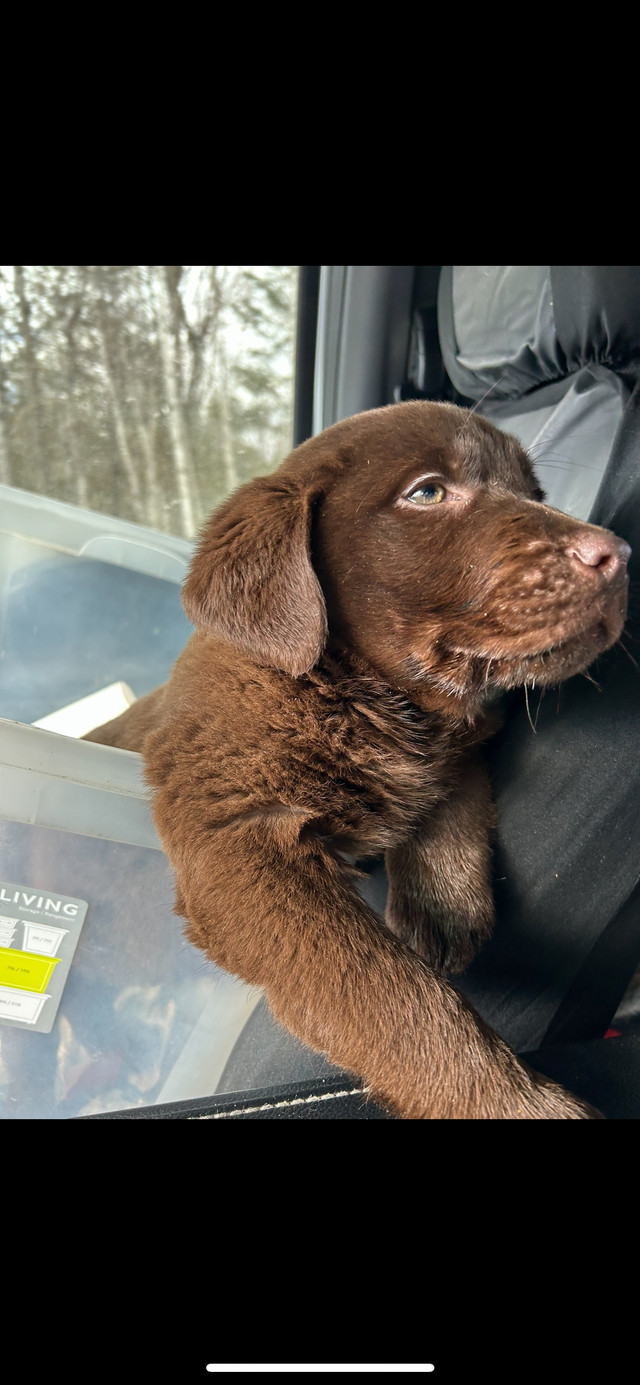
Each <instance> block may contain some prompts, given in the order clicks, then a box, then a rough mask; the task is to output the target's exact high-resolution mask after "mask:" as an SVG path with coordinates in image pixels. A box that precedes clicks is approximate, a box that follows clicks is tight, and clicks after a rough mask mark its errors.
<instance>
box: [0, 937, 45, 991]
mask: <svg viewBox="0 0 640 1385" xmlns="http://www.w3.org/2000/svg"><path fill="white" fill-rule="evenodd" d="M59 961H60V958H59V957H34V955H33V953H32V952H20V951H19V950H18V948H17V947H0V986H15V987H16V988H17V989H18V990H20V991H44V989H45V987H46V984H47V982H48V980H49V977H50V976H51V973H52V971H53V968H54V967H57V965H58V962H59Z"/></svg>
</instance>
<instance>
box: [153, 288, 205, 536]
mask: <svg viewBox="0 0 640 1385" xmlns="http://www.w3.org/2000/svg"><path fill="white" fill-rule="evenodd" d="M165 269H166V267H165ZM156 305H157V314H158V337H159V341H160V354H161V357H162V367H163V371H164V382H165V388H166V394H167V405H168V411H169V431H170V434H171V443H172V447H173V456H174V462H175V476H176V483H177V491H178V499H179V502H180V514H181V517H182V532H183V533H184V534H185V535H187V536H189V537H190V536H191V535H192V534H193V532H194V530H195V527H196V522H195V516H196V513H197V510H198V503H197V492H195V485H194V471H193V465H192V462H191V457H190V453H189V444H188V440H187V430H186V427H185V420H184V415H183V411H182V400H181V397H180V387H179V372H178V369H177V366H176V355H177V352H176V342H175V338H174V335H173V332H172V324H171V313H170V301H169V289H168V285H167V277H166V274H165V275H162V274H160V275H158V277H157V280H156Z"/></svg>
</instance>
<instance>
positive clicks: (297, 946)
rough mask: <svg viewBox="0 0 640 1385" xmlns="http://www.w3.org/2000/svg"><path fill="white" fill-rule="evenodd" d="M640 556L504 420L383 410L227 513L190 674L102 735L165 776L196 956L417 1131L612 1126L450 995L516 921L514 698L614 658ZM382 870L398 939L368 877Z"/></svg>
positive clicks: (332, 437) (165, 814)
mask: <svg viewBox="0 0 640 1385" xmlns="http://www.w3.org/2000/svg"><path fill="white" fill-rule="evenodd" d="M628 556H629V548H628V545H627V544H625V543H624V542H623V541H622V540H621V539H618V538H617V537H616V536H615V535H613V534H611V533H609V532H608V531H606V530H603V529H599V528H596V527H594V526H592V525H589V524H583V523H580V522H579V521H577V520H574V519H572V518H570V517H569V516H567V515H565V514H562V513H560V512H559V511H557V510H554V509H552V508H551V507H550V506H548V505H545V504H544V497H543V493H542V491H541V490H540V488H539V486H538V483H537V481H536V478H535V475H534V472H533V469H532V467H531V464H530V462H529V459H528V457H527V456H526V454H525V452H524V451H523V450H522V448H521V446H520V445H519V443H518V442H517V441H516V439H515V438H513V437H510V436H508V435H505V434H503V433H501V432H499V431H498V430H497V429H496V428H494V427H493V426H492V425H491V424H489V423H487V422H486V421H485V420H483V419H482V418H480V417H479V416H478V415H477V414H474V413H469V412H468V411H466V410H464V409H460V408H458V407H456V406H454V405H448V404H432V403H424V402H413V401H412V402H409V403H404V404H398V405H391V406H389V407H388V408H384V409H376V410H373V411H371V412H369V413H364V414H359V415H357V416H356V417H354V418H350V419H346V420H345V421H344V422H341V423H338V424H336V425H335V426H334V427H332V428H329V429H327V430H326V431H325V432H324V433H321V434H320V435H318V436H317V437H314V438H312V439H310V440H309V441H308V442H305V443H303V444H302V446H300V447H298V448H296V449H295V451H294V452H292V453H291V455H290V456H289V457H288V458H287V459H286V461H285V462H283V464H282V466H281V467H280V468H279V469H278V470H277V471H275V472H274V473H272V474H271V475H269V476H266V477H262V478H259V479H257V480H254V481H251V482H249V483H248V484H247V485H245V486H243V487H241V488H240V490H238V491H237V492H236V493H235V494H234V495H232V496H231V497H230V498H229V499H228V500H226V501H225V502H224V504H223V505H222V506H221V507H220V508H219V509H218V510H217V511H216V513H215V514H214V515H213V516H212V518H211V519H210V521H209V523H208V524H207V526H206V527H205V529H204V532H203V534H202V537H201V541H200V544H199V547H198V549H197V552H196V554H195V557H194V560H193V563H192V566H191V570H190V573H189V575H188V578H187V581H186V584H185V587H184V605H185V609H186V611H187V614H188V615H189V617H190V619H191V620H192V621H193V622H194V624H195V626H196V633H195V635H194V636H193V638H192V639H191V641H190V643H189V644H188V645H187V648H186V649H185V651H184V653H183V654H182V655H181V657H180V658H179V659H178V661H177V663H176V665H175V668H174V670H173V673H172V675H171V678H170V679H169V682H168V683H166V684H165V685H164V687H163V688H161V689H158V690H157V691H156V692H154V693H151V694H150V695H149V696H148V697H145V698H142V699H141V700H140V701H139V702H138V703H136V704H135V705H134V706H133V707H132V708H131V709H130V710H129V711H128V712H126V713H124V715H123V716H122V717H118V718H117V719H116V720H115V721H113V722H111V723H109V724H108V725H107V726H106V727H103V728H100V729H99V730H98V731H94V732H92V733H91V736H90V739H92V740H98V741H104V742H105V743H107V744H111V745H119V746H122V747H124V748H126V749H132V750H139V751H141V752H142V754H143V756H144V760H145V765H146V773H147V777H148V781H149V783H150V785H151V786H152V789H153V808H154V816H155V821H156V824H157V827H158V831H159V834H160V837H161V839H162V842H163V844H164V847H165V850H166V852H167V855H168V856H169V859H170V861H171V863H172V865H173V868H174V870H175V872H176V877H177V904H176V908H177V911H178V912H179V913H180V914H182V915H184V917H185V919H186V920H187V923H186V932H187V936H188V937H189V938H190V939H191V941H192V942H194V943H195V944H196V945H197V946H199V947H201V948H202V949H203V950H204V951H205V952H206V953H207V955H208V956H209V957H211V958H212V959H213V960H214V961H216V962H217V963H218V964H219V965H220V966H222V967H225V968H227V969H228V970H229V971H231V972H234V973H236V974H237V975H239V976H241V977H243V978H244V979H245V980H246V981H248V982H250V983H252V984H254V985H259V986H263V987H264V988H265V990H266V994H267V997H268V1000H269V1003H270V1005H271V1008H272V1010H273V1013H274V1015H275V1016H276V1018H277V1019H278V1020H279V1021H280V1022H281V1023H282V1024H283V1025H285V1026H286V1027H287V1028H288V1029H289V1030H291V1032H292V1033H294V1034H296V1035H298V1036H299V1037H300V1038H301V1039H302V1040H303V1041H304V1042H305V1043H307V1044H309V1045H311V1046H312V1047H313V1048H315V1049H317V1050H319V1051H321V1052H323V1053H325V1054H326V1055H327V1056H328V1058H329V1059H330V1060H331V1061H332V1062H333V1063H335V1064H337V1065H338V1066H340V1067H342V1068H346V1069H348V1070H350V1071H351V1072H353V1073H354V1074H356V1075H358V1076H359V1077H361V1078H362V1079H363V1080H364V1083H365V1084H366V1086H367V1087H368V1089H369V1090H370V1092H371V1094H372V1095H373V1096H375V1097H376V1099H377V1100H379V1101H380V1102H382V1103H383V1104H384V1105H386V1106H387V1107H388V1109H389V1110H391V1111H392V1112H393V1113H395V1114H396V1115H397V1116H399V1117H402V1118H405V1119H423V1120H425V1119H426V1120H429V1119H432V1120H433V1119H449V1120H455V1119H485V1120H486V1119H501V1120H508V1119H570V1120H577V1119H584V1118H589V1117H590V1116H593V1115H594V1114H596V1113H594V1112H592V1111H591V1110H590V1109H589V1108H588V1107H585V1106H584V1105H583V1104H582V1103H581V1102H580V1101H578V1100H577V1099H576V1098H574V1097H573V1096H571V1095H570V1094H568V1093H566V1092H564V1091H563V1090H562V1089H560V1088H559V1087H557V1086H556V1085H555V1084H554V1083H552V1082H550V1081H549V1080H548V1079H546V1078H543V1077H541V1076H539V1075H538V1074H536V1073H534V1072H532V1071H531V1070H530V1069H528V1068H527V1067H526V1066H525V1065H524V1064H523V1063H521V1062H520V1061H519V1060H518V1059H517V1058H516V1057H515V1056H514V1054H513V1053H512V1052H511V1051H510V1050H509V1048H508V1047H507V1046H506V1045H505V1044H504V1043H503V1042H502V1040H501V1039H500V1038H499V1037H498V1036H497V1035H496V1034H495V1033H493V1032H492V1031H491V1030H490V1029H489V1028H488V1027H487V1026H486V1025H485V1024H484V1023H483V1021H482V1020H481V1019H480V1017H479V1016H478V1015H477V1014H476V1013H475V1011H474V1010H473V1009H472V1008H471V1006H470V1005H468V1004H467V1003H466V1002H465V1001H464V999H463V998H462V997H461V996H459V995H458V994H457V993H456V992H455V991H454V990H453V989H452V987H451V986H450V985H449V984H448V983H447V980H446V976H447V974H449V973H454V972H456V971H459V970H461V969H464V967H466V966H467V964H468V963H469V961H470V960H471V958H472V957H473V955H474V953H475V951H476V950H477V948H478V947H479V946H480V945H481V944H482V942H483V941H484V940H485V939H486V938H487V937H488V936H489V934H490V932H491V928H492V925H493V905H492V898H491V889H490V839H491V831H492V827H493V825H494V810H493V807H492V803H491V795H490V788H489V782H488V776H487V773H486V771H485V769H484V766H483V763H482V756H481V745H482V742H483V741H485V740H486V739H487V737H488V736H489V735H491V733H492V731H493V730H494V729H495V727H496V725H497V720H496V718H495V715H494V713H493V711H492V704H493V702H494V701H495V699H496V695H497V694H498V693H499V692H500V691H501V690H503V689H508V688H515V687H518V686H522V685H524V686H528V687H533V686H537V687H540V686H543V685H548V684H556V683H559V682H561V681H562V680H563V679H565V678H567V677H569V676H570V675H572V674H574V673H577V672H579V671H581V670H583V669H585V668H586V667H587V666H588V665H589V664H590V663H591V661H592V660H593V659H594V658H595V657H596V655H598V654H600V653H602V651H603V650H605V649H607V648H609V646H611V645H612V644H614V643H615V641H616V640H617V639H618V637H619V635H620V633H621V630H622V626H623V623H624V619H625V614H626V591H627V579H626V563H627V559H628ZM380 853H385V857H386V865H387V872H388V877H389V885H390V888H389V900H388V906H387V914H386V920H385V923H382V922H381V920H380V919H378V917H377V916H376V915H375V913H374V912H373V911H372V910H371V909H370V908H369V907H368V905H367V904H366V903H365V902H364V901H363V899H362V898H361V897H360V895H359V894H358V892H357V889H356V887H355V883H354V882H355V880H356V878H357V870H356V867H355V866H354V864H353V862H354V861H359V860H362V859H363V858H365V857H367V856H376V855H379V854H380Z"/></svg>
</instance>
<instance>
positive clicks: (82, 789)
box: [0, 720, 260, 1119]
mask: <svg viewBox="0 0 640 1385" xmlns="http://www.w3.org/2000/svg"><path fill="white" fill-rule="evenodd" d="M0 881H1V882H2V883H1V885H0V1114H1V1115H2V1116H3V1117H4V1118H5V1119H54V1118H64V1117H71V1116H82V1115H90V1114H94V1113H97V1112H104V1111H117V1110H125V1109H130V1108H132V1107H135V1106H150V1105H155V1104H158V1103H160V1102H165V1101H177V1100H181V1099H186V1098H189V1097H197V1096H204V1095H208V1094H211V1093H213V1092H214V1091H215V1089H216V1084H217V1082H218V1080H219V1078H220V1076H221V1074H222V1071H223V1069H224V1066H225V1064H226V1061H227V1058H228V1056H229V1054H230V1052H231V1050H232V1048H233V1046H234V1043H235V1041H236V1039H237V1037H238V1035H239V1034H240V1032H241V1030H242V1029H243V1027H244V1025H245V1023H246V1021H247V1019H248V1017H249V1015H250V1014H251V1012H252V1010H253V1008H254V1006H255V1004H256V1002H257V1000H258V998H259V995H260V992H259V991H257V990H255V989H253V988H250V987H248V986H245V985H244V984H243V983H242V982H240V981H238V980H236V979H235V978H233V977H230V976H228V975H227V973H225V972H222V971H220V970H218V969H217V968H216V967H214V966H213V965H212V964H211V963H210V962H208V960H207V959H206V958H205V957H204V955H203V954H202V953H201V952H199V951H198V950H197V949H195V948H193V947H192V946H191V945H190V944H188V943H187V942H185V940H184V938H183V936H182V930H181V923H180V920H179V919H178V918H177V917H176V916H175V914H174V913H173V911H172V905H173V879H172V872H171V870H170V867H169V864H168V862H167V860H166V857H165V856H164V854H163V852H162V850H161V849H160V843H159V841H158V838H157V836H156V833H155V829H154V825H153V821H152V818H151V814H150V809H149V803H148V798H147V790H146V788H145V786H144V782H143V779H142V762H141V759H140V757H139V756H138V755H133V754H131V753H129V752H127V751H122V750H114V749H111V748H108V747H106V746H99V745H93V744H92V743H88V742H83V741H74V740H70V739H68V738H67V737H65V736H60V735H56V734H55V733H53V732H50V731H43V730H39V729H36V728H33V727H30V726H23V725H18V724H15V723H13V722H9V721H6V720H0ZM65 901H66V902H65ZM85 903H86V905H87V908H86V917H85V919H84V923H83V924H82V927H81V929H80V932H79V937H78V938H77V942H76V937H75V936H74V930H75V934H76V935H77V928H78V925H77V918H78V909H80V912H82V911H83V906H84V904H85ZM65 910H66V911H67V912H66V913H65ZM74 945H75V950H74ZM71 954H72V955H71ZM69 959H70V960H69ZM65 970H66V971H67V973H68V974H67V975H66V979H64V978H63V981H62V982H60V980H59V978H60V977H62V974H63V972H64V971H65ZM56 978H58V979H56ZM56 987H57V989H56ZM56 1006H57V1008H55V1007H56ZM47 1007H49V1010H48V1013H49V1014H50V1015H51V1014H52V1013H53V1010H54V1009H55V1018H54V1019H53V1023H52V1025H51V1028H50V1032H42V1031H43V1026H44V1027H45V1028H46V1016H47ZM16 1015H17V1016H18V1017H17V1018H16Z"/></svg>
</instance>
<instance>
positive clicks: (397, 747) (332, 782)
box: [292, 696, 462, 852]
mask: <svg viewBox="0 0 640 1385" xmlns="http://www.w3.org/2000/svg"><path fill="white" fill-rule="evenodd" d="M316 715H317V735H316V736H314V737H313V745H312V746H311V745H310V744H309V740H308V738H307V737H306V736H305V741H306V754H305V764H304V769H303V772H302V776H301V777H302V780H303V781H304V789H303V796H304V799H305V803H306V804H307V805H308V806H309V807H313V809H314V811H315V812H316V813H317V814H318V818H319V819H320V822H319V826H320V828H321V830H322V831H324V832H326V833H327V834H329V835H331V836H334V837H336V838H338V839H341V840H343V841H344V842H350V843H351V844H352V845H355V846H357V847H358V849H363V848H366V849H368V850H371V851H376V852H377V851H381V850H384V849H385V848H386V847H388V846H391V845H393V844H394V843H395V842H397V841H398V840H400V839H401V838H402V837H404V836H405V835H406V834H407V832H410V831H411V830H413V828H414V827H415V826H416V824H417V823H418V822H419V821H422V820H424V818H425V816H428V814H429V813H430V812H431V811H433V809H434V808H435V807H436V806H437V804H438V803H439V802H440V801H441V800H442V798H443V796H444V795H445V794H446V792H447V791H448V786H449V784H450V781H451V775H452V772H453V773H455V765H456V763H457V761H458V760H459V758H460V755H461V753H462V747H461V745H459V744H458V742H457V741H456V739H455V738H454V737H453V736H452V735H451V734H450V733H447V732H446V731H445V730H444V729H443V728H442V726H441V725H440V724H438V723H437V722H436V721H435V720H434V719H431V718H429V717H428V716H427V715H425V714H422V713H420V712H419V711H418V709H417V708H414V707H412V705H411V704H409V703H406V702H405V701H404V700H403V699H402V698H400V697H398V698H396V697H394V696H391V697H386V698H385V697H382V698H380V697H378V698H376V697H375V696H371V697H368V698H364V697H355V698H352V699H348V700H345V702H343V703H334V704H333V705H332V704H331V703H330V702H329V703H326V704H325V705H324V706H320V707H319V708H317V709H316ZM307 731H308V724H307ZM292 752H293V758H294V760H297V755H296V750H295V746H294V747H292ZM309 752H311V753H309ZM295 774H296V776H297V777H298V783H299V786H300V788H302V784H301V783H300V777H299V776H300V763H299V761H298V763H297V765H296V769H295Z"/></svg>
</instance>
